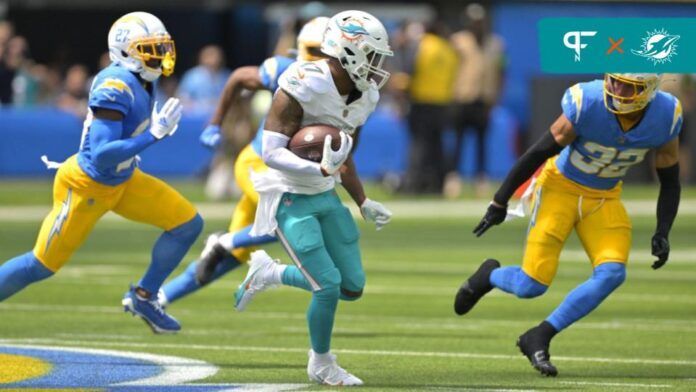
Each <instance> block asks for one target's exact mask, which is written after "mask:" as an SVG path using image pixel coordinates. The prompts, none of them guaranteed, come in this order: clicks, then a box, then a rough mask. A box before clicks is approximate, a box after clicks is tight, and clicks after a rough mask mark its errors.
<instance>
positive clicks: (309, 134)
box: [288, 124, 341, 162]
mask: <svg viewBox="0 0 696 392" xmlns="http://www.w3.org/2000/svg"><path fill="white" fill-rule="evenodd" d="M340 132H341V131H340V130H339V129H338V128H336V127H333V126H331V125H324V124H316V125H308V126H306V127H304V128H302V129H300V130H299V131H297V133H296V134H295V135H293V137H292V139H290V144H289V145H288V148H289V149H290V151H292V152H293V153H294V154H295V155H297V156H299V157H300V158H303V159H308V160H310V161H314V162H321V158H322V155H323V152H324V138H325V137H326V135H331V137H332V140H331V148H333V149H334V150H338V148H339V147H340V146H341V135H340Z"/></svg>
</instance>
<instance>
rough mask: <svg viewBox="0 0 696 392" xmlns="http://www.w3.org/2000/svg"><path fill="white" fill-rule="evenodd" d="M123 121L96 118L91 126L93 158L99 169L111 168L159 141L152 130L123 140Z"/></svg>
mask: <svg viewBox="0 0 696 392" xmlns="http://www.w3.org/2000/svg"><path fill="white" fill-rule="evenodd" d="M122 131H123V123H122V122H121V121H109V120H104V119H100V118H95V119H94V120H93V121H92V124H91V125H90V127H89V143H90V146H92V159H93V161H94V164H95V165H96V166H97V168H99V169H102V170H104V169H109V168H111V167H114V166H116V165H118V164H119V163H121V162H123V161H125V160H127V159H130V158H132V157H134V156H136V155H137V154H138V153H139V152H141V151H142V150H144V149H145V148H147V147H148V146H150V145H152V144H153V143H155V141H157V139H155V137H154V136H152V134H151V133H150V132H143V133H141V134H140V135H138V136H135V137H132V138H130V139H123V140H121V139H120V138H121V132H122Z"/></svg>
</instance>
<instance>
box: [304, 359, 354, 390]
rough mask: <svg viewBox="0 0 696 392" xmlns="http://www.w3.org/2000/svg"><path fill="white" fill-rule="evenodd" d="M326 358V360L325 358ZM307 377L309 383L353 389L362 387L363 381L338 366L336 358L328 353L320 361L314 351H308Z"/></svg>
mask: <svg viewBox="0 0 696 392" xmlns="http://www.w3.org/2000/svg"><path fill="white" fill-rule="evenodd" d="M327 357H328V358H327ZM307 375H308V376H309V379H310V380H311V381H314V382H316V383H318V384H323V385H331V386H344V387H354V386H360V385H363V381H362V380H361V379H359V378H357V377H355V376H354V375H352V374H350V373H348V372H347V371H346V370H345V369H344V368H342V367H340V366H338V363H337V362H336V356H335V355H333V354H331V353H329V354H328V355H324V359H320V358H319V356H318V355H317V354H316V353H315V352H314V350H309V363H308V364H307Z"/></svg>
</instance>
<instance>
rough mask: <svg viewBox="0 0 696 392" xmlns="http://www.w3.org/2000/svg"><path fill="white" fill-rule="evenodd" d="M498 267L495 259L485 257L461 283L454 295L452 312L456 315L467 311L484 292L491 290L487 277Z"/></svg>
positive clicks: (491, 286)
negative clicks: (477, 267)
mask: <svg viewBox="0 0 696 392" xmlns="http://www.w3.org/2000/svg"><path fill="white" fill-rule="evenodd" d="M496 268H500V263H499V262H498V260H495V259H487V260H486V261H484V262H483V263H481V266H480V267H479V269H478V270H477V271H476V272H474V274H473V275H471V276H470V277H469V279H467V280H466V282H464V284H462V287H460V288H459V291H457V295H456V296H455V297H454V312H455V313H457V314H458V315H460V316H461V315H463V314H466V313H468V312H469V311H470V310H471V309H472V308H473V307H474V305H476V303H477V302H478V300H480V299H481V297H483V296H484V295H486V293H488V292H489V291H491V290H493V285H491V283H490V281H489V278H490V276H491V272H493V270H494V269H496Z"/></svg>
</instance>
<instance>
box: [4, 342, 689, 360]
mask: <svg viewBox="0 0 696 392" xmlns="http://www.w3.org/2000/svg"><path fill="white" fill-rule="evenodd" d="M0 344H61V345H70V346H87V347H95V346H106V347H136V348H147V349H153V348H154V349H156V348H171V349H179V350H207V351H241V352H284V353H297V354H300V353H301V354H305V353H306V352H307V348H304V347H302V348H299V347H298V348H292V347H264V346H234V345H217V344H216V345H208V344H176V343H162V342H160V343H135V342H133V343H129V342H114V341H98V340H87V339H82V340H71V341H68V340H62V339H43V338H41V339H31V338H30V339H0ZM334 352H335V353H337V354H354V355H382V356H397V357H420V358H422V357H432V358H459V359H497V360H519V359H521V356H520V355H506V354H482V353H462V352H442V351H400V350H356V349H339V350H335V351H334ZM554 359H555V360H557V361H562V362H563V361H568V362H590V363H597V362H602V363H622V364H636V365H672V366H696V361H691V360H672V359H644V358H606V357H566V356H555V357H554Z"/></svg>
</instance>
